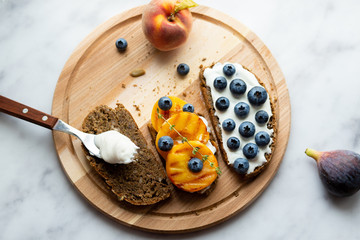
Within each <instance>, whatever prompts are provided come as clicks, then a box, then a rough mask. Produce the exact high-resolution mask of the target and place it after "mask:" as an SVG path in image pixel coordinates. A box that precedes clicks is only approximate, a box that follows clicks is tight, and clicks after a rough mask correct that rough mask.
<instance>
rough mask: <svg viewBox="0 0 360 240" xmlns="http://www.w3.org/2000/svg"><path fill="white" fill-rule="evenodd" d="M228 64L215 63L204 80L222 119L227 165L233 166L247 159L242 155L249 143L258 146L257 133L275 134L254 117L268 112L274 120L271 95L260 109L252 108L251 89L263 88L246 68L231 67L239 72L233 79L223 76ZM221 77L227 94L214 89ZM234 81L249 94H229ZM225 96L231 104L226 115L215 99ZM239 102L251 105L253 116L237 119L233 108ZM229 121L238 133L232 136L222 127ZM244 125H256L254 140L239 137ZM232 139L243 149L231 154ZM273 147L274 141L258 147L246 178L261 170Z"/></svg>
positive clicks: (235, 132) (233, 132) (235, 64)
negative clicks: (237, 141)
mask: <svg viewBox="0 0 360 240" xmlns="http://www.w3.org/2000/svg"><path fill="white" fill-rule="evenodd" d="M225 64H228V63H224V64H221V63H216V64H215V65H214V66H213V67H212V68H207V69H205V71H204V77H205V79H206V85H207V86H209V87H210V89H211V96H212V99H213V102H214V108H215V110H216V111H215V115H216V116H218V117H219V122H220V128H221V130H222V141H223V147H224V149H225V151H226V153H227V157H228V162H229V164H231V165H232V164H233V163H234V162H235V160H236V159H237V158H245V159H246V157H245V156H244V154H243V151H242V148H243V147H244V146H245V145H246V144H247V143H254V144H256V143H255V135H256V133H258V132H260V131H264V132H267V133H268V134H269V136H270V137H271V136H272V134H273V130H272V129H268V128H267V126H266V124H259V123H257V122H256V120H255V114H256V112H257V111H259V110H264V111H266V112H267V113H268V114H269V118H270V117H271V116H272V111H271V105H270V99H269V94H268V98H267V100H266V102H265V103H264V104H262V105H260V106H253V105H251V104H250V103H249V101H248V98H247V94H248V92H249V91H250V89H252V88H253V87H255V86H261V85H260V83H259V82H258V80H257V78H256V77H255V75H254V74H253V73H251V72H249V71H248V70H246V69H245V68H243V67H242V66H241V65H240V64H237V63H232V64H233V65H234V66H235V68H236V72H235V74H234V75H232V76H230V77H228V76H226V75H225V74H224V73H223V67H224V65H225ZM219 76H223V77H225V78H226V79H227V87H226V88H225V89H224V90H218V89H216V88H215V87H214V80H215V78H216V77H219ZM233 79H241V80H243V81H244V82H245V83H246V86H247V88H246V92H245V93H244V94H241V95H240V96H234V95H233V94H232V93H231V92H230V83H231V81H232V80H233ZM261 87H262V86H261ZM222 96H224V97H227V98H228V99H229V101H230V106H229V108H228V109H227V110H226V111H219V110H217V109H216V107H215V102H216V99H218V98H219V97H222ZM238 102H245V103H247V104H249V106H250V112H249V114H248V115H247V116H246V117H245V118H240V117H238V116H236V114H235V112H234V106H235V105H236V104H237V103H238ZM228 118H231V119H233V120H234V121H235V123H236V127H235V129H234V130H233V131H231V132H227V131H225V130H224V129H223V128H222V126H221V124H222V122H223V121H224V120H226V119H228ZM244 121H250V122H252V123H254V125H255V134H254V136H252V137H249V138H244V137H242V136H241V135H240V133H239V126H240V124H241V123H242V122H244ZM230 137H237V138H238V139H239V140H240V147H239V148H238V149H237V150H231V149H229V148H228V146H227V144H226V142H227V140H228V139H229V138H230ZM271 143H272V138H271V140H270V143H269V144H268V145H267V146H264V147H260V146H259V152H258V154H257V155H256V157H255V158H253V159H248V161H249V169H248V172H247V174H249V173H251V172H253V171H254V170H255V168H256V167H257V166H261V165H263V164H264V163H265V162H266V158H265V153H271V149H270V147H269V146H270V144H271Z"/></svg>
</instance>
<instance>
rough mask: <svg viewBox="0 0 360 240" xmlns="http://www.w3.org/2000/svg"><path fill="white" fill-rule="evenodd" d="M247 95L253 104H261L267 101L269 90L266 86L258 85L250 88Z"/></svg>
mask: <svg viewBox="0 0 360 240" xmlns="http://www.w3.org/2000/svg"><path fill="white" fill-rule="evenodd" d="M247 96H248V100H249V102H250V103H251V104H253V105H255V106H260V105H261V104H263V103H264V102H266V99H267V92H266V90H265V88H263V87H259V86H256V87H253V88H252V89H250V91H249V92H248V95H247Z"/></svg>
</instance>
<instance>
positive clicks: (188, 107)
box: [183, 103, 195, 113]
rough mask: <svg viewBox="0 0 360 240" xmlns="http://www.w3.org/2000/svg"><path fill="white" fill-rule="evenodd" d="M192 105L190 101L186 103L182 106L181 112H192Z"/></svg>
mask: <svg viewBox="0 0 360 240" xmlns="http://www.w3.org/2000/svg"><path fill="white" fill-rule="evenodd" d="M194 110H195V109H194V106H193V105H192V104H190V103H187V104H185V105H184V106H183V112H191V113H193V112H194Z"/></svg>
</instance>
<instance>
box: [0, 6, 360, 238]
mask: <svg viewBox="0 0 360 240" xmlns="http://www.w3.org/2000/svg"><path fill="white" fill-rule="evenodd" d="M145 3H147V1H141V0H133V1H119V0H118V1H113V0H108V1H100V0H93V1H84V0H79V1H70V0H61V1H60V0H49V1H40V0H32V1H25V0H0V94H2V95H5V96H7V97H9V98H12V99H15V100H17V101H20V102H23V103H26V104H28V105H30V106H33V107H35V108H37V109H41V110H42V111H44V112H48V113H50V112H51V102H52V97H53V92H54V89H55V84H56V81H57V79H58V77H59V74H60V72H61V70H62V67H63V66H64V64H65V61H66V60H67V58H68V57H69V56H70V54H71V52H72V51H73V50H74V48H75V47H76V46H77V44H78V43H79V42H80V41H81V40H82V39H83V38H84V37H85V36H86V35H87V34H89V33H90V32H91V31H92V30H93V29H94V28H95V27H96V26H98V25H99V24H100V23H102V22H104V21H106V20H107V19H108V18H110V17H111V16H113V15H115V14H118V13H119V12H122V11H124V10H126V9H130V8H132V7H135V6H137V5H141V4H145ZM198 3H200V4H204V5H207V6H210V7H213V8H217V9H219V10H220V11H223V12H225V13H227V14H229V15H231V16H233V17H235V18H236V19H238V20H239V21H241V22H242V23H244V24H245V25H246V26H248V27H249V28H250V29H252V30H253V31H254V32H255V33H256V34H257V35H258V36H259V37H260V38H261V39H262V40H263V41H264V43H265V44H266V45H267V46H268V48H269V49H270V50H271V51H272V53H273V55H274V56H275V58H276V59H277V61H278V62H279V65H280V67H281V69H282V70H283V73H284V75H285V77H286V80H287V84H288V88H289V92H290V97H291V104H292V129H291V136H290V140H289V145H288V149H287V152H286V154H285V157H284V160H283V163H282V164H281V166H280V169H279V171H278V174H277V175H276V177H275V178H274V180H273V181H272V182H271V184H270V186H269V187H268V188H267V189H266V191H265V192H264V193H263V194H262V195H261V196H260V198H259V199H258V200H256V201H255V202H254V203H253V204H252V205H251V206H250V207H248V208H247V209H246V210H245V211H243V212H242V213H240V214H238V215H236V216H235V217H233V218H231V219H230V220H228V221H226V222H225V223H222V224H220V225H217V226H215V227H212V228H210V229H207V230H205V231H200V232H196V233H191V234H184V235H157V234H152V233H146V232H142V231H137V230H133V229H130V228H128V227H125V226H122V225H120V224H118V223H116V222H114V221H112V220H110V219H108V218H107V217H105V216H103V215H102V214H101V213H99V212H98V211H97V210H96V209H94V208H93V207H91V206H90V205H89V204H88V203H87V202H86V201H85V200H84V199H83V198H82V197H81V196H80V195H79V194H78V193H77V192H76V190H74V188H73V186H72V185H71V184H70V182H69V181H68V179H67V178H66V176H65V174H64V172H63V170H62V168H61V166H60V164H59V161H58V159H57V155H56V152H55V149H54V147H53V141H52V136H51V132H50V131H48V130H46V129H44V128H40V127H38V126H35V125H32V124H29V123H26V122H23V121H21V120H15V119H14V118H12V117H10V116H7V115H4V114H0V133H1V134H0V146H1V147H0V150H1V154H2V157H1V160H0V163H1V168H0V196H1V197H0V209H1V211H0V239H100V238H101V239H104V240H105V239H144V238H149V239H162V238H170V239H179V238H190V239H204V238H207V239H220V238H221V239H235V238H236V239H238V238H242V239H359V238H360V231H359V229H358V223H359V222H360V193H358V194H356V195H354V196H352V197H350V198H346V199H335V198H333V197H331V196H329V195H328V194H327V192H326V191H325V190H324V188H323V187H322V185H321V182H320V180H319V177H318V174H317V170H316V166H315V162H314V161H313V160H312V159H310V158H308V157H306V156H305V154H304V150H305V148H306V147H309V146H310V147H313V148H316V149H319V150H331V149H350V150H353V151H356V152H360V124H359V123H360V111H358V110H357V108H356V107H358V106H360V95H359V89H360V79H359V76H360V67H359V60H358V59H359V57H360V26H359V25H360V14H359V12H360V2H359V1H357V0H346V1H335V0H293V1H287V0H272V1H267V0H254V1H244V0H239V1H235V0H233V1H231V0H221V1H205V0H198ZM30 153H31V154H30Z"/></svg>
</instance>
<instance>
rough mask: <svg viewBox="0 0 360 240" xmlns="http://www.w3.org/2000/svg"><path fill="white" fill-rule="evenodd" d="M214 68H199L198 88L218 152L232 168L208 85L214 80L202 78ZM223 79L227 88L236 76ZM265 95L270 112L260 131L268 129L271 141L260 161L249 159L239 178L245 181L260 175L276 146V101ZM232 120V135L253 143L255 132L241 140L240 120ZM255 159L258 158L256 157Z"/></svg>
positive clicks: (259, 83)
mask: <svg viewBox="0 0 360 240" xmlns="http://www.w3.org/2000/svg"><path fill="white" fill-rule="evenodd" d="M219 64H220V63H218V65H217V69H219V68H221V69H222V67H223V66H224V65H225V64H224V65H221V66H219ZM235 65H236V66H237V67H239V68H240V67H241V71H247V72H248V73H246V74H250V75H251V74H252V73H251V71H249V70H248V69H247V68H245V67H243V66H241V65H240V64H239V65H237V64H235ZM214 66H215V65H214V64H213V65H211V66H210V67H202V68H201V70H200V76H199V78H200V88H201V92H202V95H203V98H204V102H205V104H206V107H207V109H208V111H209V114H210V118H211V123H212V125H213V128H214V131H215V136H216V138H217V140H218V147H219V149H220V152H221V154H222V156H223V159H224V161H225V162H226V163H227V164H228V165H230V166H233V163H234V160H235V159H234V156H235V155H234V151H229V148H228V147H227V146H225V145H224V144H227V143H226V142H225V137H224V134H225V135H226V134H228V133H225V131H223V129H222V125H221V124H222V122H221V120H220V119H219V116H218V115H219V113H218V112H217V111H218V110H217V108H216V107H215V104H214V103H215V101H216V100H217V99H213V97H212V94H211V91H212V89H211V86H210V84H213V81H214V79H206V76H204V72H205V70H206V69H211V70H212V69H213V68H214ZM252 75H253V76H254V77H255V78H254V77H252V78H253V79H252V80H253V82H254V79H256V80H257V83H258V85H260V86H262V87H263V88H265V86H264V84H263V83H262V82H261V81H260V80H259V78H257V77H256V76H255V75H254V74H252ZM225 77H226V79H227V82H228V84H227V88H229V85H230V82H231V80H233V79H235V78H238V75H236V74H234V76H232V77H227V76H225ZM244 78H246V77H244ZM242 80H244V81H245V83H246V79H242ZM256 80H255V81H256ZM265 89H266V88H265ZM249 90H250V89H249V88H248V89H247V90H246V93H244V96H246V94H247V93H248V91H249ZM226 91H228V92H227V94H229V90H225V91H224V94H226ZM267 93H268V96H269V98H268V101H269V103H270V109H271V112H269V113H268V114H269V120H268V122H267V123H266V124H265V125H264V126H262V129H268V130H269V132H270V134H269V135H270V138H271V141H270V143H269V144H268V146H266V147H267V149H266V151H265V150H264V151H265V152H264V151H263V150H261V151H260V154H262V156H259V158H262V160H258V159H255V161H254V160H253V159H249V165H250V166H249V170H248V172H247V173H246V174H244V175H241V177H244V178H246V179H249V178H252V177H255V176H257V175H258V174H259V173H261V172H262V171H263V170H264V169H265V168H266V166H268V164H269V162H270V161H271V158H272V153H273V152H274V149H275V146H276V131H277V121H276V118H275V116H276V114H275V111H276V107H275V102H276V101H277V99H276V97H274V96H271V95H270V94H269V91H267ZM229 98H230V97H229ZM245 98H246V97H243V98H242V99H241V98H239V101H242V100H243V99H245ZM240 99H241V100H240ZM249 105H250V106H251V104H249ZM231 107H232V108H233V106H231V105H230V107H229V109H228V110H227V111H233V109H231ZM251 107H252V106H251ZM252 119H253V121H255V119H254V118H252ZM234 120H235V121H236V122H237V124H236V129H235V130H233V131H234V132H236V133H234V134H237V136H236V137H238V138H239V139H240V142H243V141H242V140H245V142H246V141H251V142H253V143H255V140H254V136H255V134H256V132H255V134H254V136H253V137H252V138H251V139H244V138H242V136H240V134H239V133H238V127H239V124H240V122H241V119H239V118H236V117H234ZM234 134H233V135H234ZM229 136H230V135H229ZM243 146H244V144H243V143H241V145H240V148H239V151H240V153H239V154H238V157H244V156H243V154H242V147H243ZM259 149H262V148H260V147H259ZM230 154H231V156H232V159H229V155H230ZM256 158H258V156H257V157H256Z"/></svg>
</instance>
